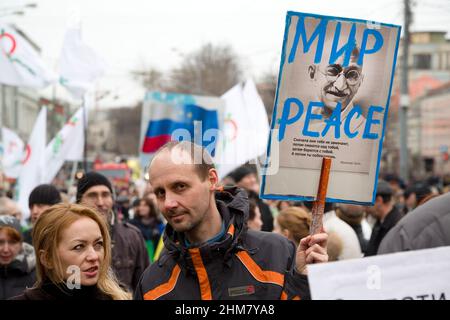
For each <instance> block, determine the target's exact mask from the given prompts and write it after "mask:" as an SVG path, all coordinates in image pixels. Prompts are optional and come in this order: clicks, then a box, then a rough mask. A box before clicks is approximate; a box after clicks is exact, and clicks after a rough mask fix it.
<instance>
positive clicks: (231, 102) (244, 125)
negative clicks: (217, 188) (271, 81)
mask: <svg viewBox="0 0 450 320" xmlns="http://www.w3.org/2000/svg"><path fill="white" fill-rule="evenodd" d="M221 98H222V99H224V100H225V102H226V104H225V112H224V125H223V128H224V129H223V137H222V141H221V143H220V147H219V151H218V156H217V157H216V159H215V160H216V164H217V169H218V173H219V178H223V177H225V176H226V175H227V174H228V173H230V172H231V171H233V170H234V169H236V168H237V167H239V166H241V165H242V164H244V163H246V162H247V161H249V160H253V159H256V158H257V157H258V156H260V155H261V154H263V153H264V152H265V151H266V146H267V139H268V137H269V124H268V121H267V113H266V111H265V108H264V104H263V103H262V100H261V98H260V97H259V95H258V92H257V91H256V87H255V84H254V83H253V81H252V80H248V81H247V82H246V83H245V84H244V86H242V85H241V84H237V85H236V86H234V87H233V88H231V89H230V90H228V91H227V92H226V93H225V94H224V95H223V96H222V97H221Z"/></svg>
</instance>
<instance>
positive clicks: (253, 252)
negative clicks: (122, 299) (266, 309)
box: [134, 188, 310, 300]
mask: <svg viewBox="0 0 450 320" xmlns="http://www.w3.org/2000/svg"><path fill="white" fill-rule="evenodd" d="M216 203H217V207H218V210H219V212H220V214H221V216H222V219H223V221H224V223H225V230H226V232H225V235H224V236H223V237H222V238H221V240H219V241H217V242H212V243H208V242H207V243H204V244H202V245H200V246H199V247H193V248H187V247H186V245H185V239H184V237H183V234H180V233H177V232H175V231H174V230H173V228H172V227H171V226H170V225H169V224H168V225H167V226H166V231H165V234H164V245H165V250H164V251H163V253H162V255H161V257H160V258H159V260H158V261H156V262H155V263H153V265H151V266H150V267H149V268H147V269H146V270H145V272H144V274H143V276H142V278H141V280H140V282H139V285H138V287H137V289H136V291H135V297H134V298H135V299H137V300H142V299H145V300H154V299H161V300H173V299H194V300H200V299H203V300H209V299H214V300H216V299H239V300H256V299H258V300H261V299H262V300H265V299H309V298H310V293H309V286H308V280H307V277H306V276H303V275H300V274H297V273H296V272H295V271H294V266H295V253H296V249H295V245H294V244H293V243H292V242H290V241H289V240H287V239H286V238H284V237H282V236H280V235H277V234H274V233H268V232H261V231H250V230H248V229H247V226H246V221H247V219H248V210H249V208H248V207H249V206H248V199H247V195H246V193H245V191H243V190H242V189H238V188H230V189H228V190H225V191H224V192H220V193H217V194H216Z"/></svg>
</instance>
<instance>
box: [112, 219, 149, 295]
mask: <svg viewBox="0 0 450 320" xmlns="http://www.w3.org/2000/svg"><path fill="white" fill-rule="evenodd" d="M111 238H112V267H113V270H114V272H115V273H116V276H117V278H118V279H119V281H120V283H121V284H122V285H125V286H126V287H127V288H128V289H129V290H131V291H134V290H135V289H136V286H137V284H138V282H139V278H140V277H141V275H142V273H143V272H144V270H145V268H147V267H148V265H149V264H150V260H149V257H148V253H147V248H146V247H145V242H144V238H143V237H142V234H141V232H140V231H139V229H138V228H136V227H135V226H133V225H131V224H130V223H128V222H124V223H115V224H114V225H113V226H112V228H111Z"/></svg>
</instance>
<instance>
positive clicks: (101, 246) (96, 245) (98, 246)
mask: <svg viewBox="0 0 450 320" xmlns="http://www.w3.org/2000/svg"><path fill="white" fill-rule="evenodd" d="M95 247H96V248H98V249H101V248H103V241H100V242H97V243H96V244H95Z"/></svg>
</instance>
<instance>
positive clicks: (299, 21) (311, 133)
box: [261, 12, 400, 205]
mask: <svg viewBox="0 0 450 320" xmlns="http://www.w3.org/2000/svg"><path fill="white" fill-rule="evenodd" d="M399 39H400V27H399V26H395V25H388V24H382V23H374V22H372V21H365V20H357V19H347V18H337V17H329V16H320V15H313V14H305V13H298V12H288V13H287V17H286V29H285V36H284V42H283V49H282V57H281V64H280V72H279V78H278V86H277V93H276V97H275V105H274V113H273V117H272V123H271V136H270V140H269V146H268V150H267V159H268V161H269V163H271V168H270V169H268V170H266V171H265V174H264V175H263V180H262V186H261V197H262V198H265V199H284V200H308V201H312V200H314V199H315V196H316V194H317V189H318V184H319V176H320V168H321V164H322V158H323V157H329V158H331V159H332V164H331V172H330V178H329V184H328V190H327V199H326V201H328V202H350V203H358V204H366V205H368V204H372V203H373V202H374V200H375V186H376V181H377V178H378V169H379V162H380V157H381V148H382V142H383V136H384V129H385V125H386V120H387V114H388V107H389V99H390V93H391V88H392V82H393V77H394V70H395V62H396V57H397V49H398V44H399ZM273 164H276V165H278V167H277V168H276V169H277V170H274V168H273Z"/></svg>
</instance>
